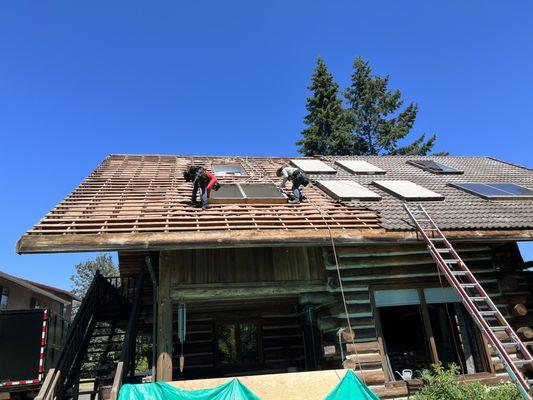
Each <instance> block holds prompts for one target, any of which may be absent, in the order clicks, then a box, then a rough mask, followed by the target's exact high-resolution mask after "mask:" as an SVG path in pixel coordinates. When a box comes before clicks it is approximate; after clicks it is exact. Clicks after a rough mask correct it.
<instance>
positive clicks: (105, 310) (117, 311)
mask: <svg viewBox="0 0 533 400" xmlns="http://www.w3.org/2000/svg"><path fill="white" fill-rule="evenodd" d="M141 298H142V279H140V278H139V279H137V280H134V279H132V278H106V277H104V276H102V275H101V274H100V273H98V272H97V273H96V275H95V277H94V279H93V281H92V283H91V286H90V287H89V289H88V291H87V293H86V295H85V297H84V299H83V302H82V303H81V305H80V308H79V309H78V312H77V313H76V317H75V318H74V321H73V322H72V325H71V326H70V328H69V331H68V334H67V338H66V341H65V344H64V346H63V350H62V351H61V354H60V356H59V358H58V360H57V362H56V364H55V366H54V367H53V368H52V369H50V370H49V371H48V373H47V375H46V378H45V380H44V382H43V385H42V387H41V390H40V391H39V394H38V395H37V397H36V400H64V399H77V398H78V397H79V396H81V395H86V396H89V398H90V399H94V398H95V397H96V396H97V394H98V393H99V389H100V387H101V386H102V385H111V384H113V383H114V381H115V380H117V376H116V375H117V369H120V372H119V374H120V377H119V378H120V379H119V380H120V382H122V380H124V379H127V377H128V375H130V377H131V378H133V376H132V374H133V373H134V372H135V371H134V364H135V357H134V356H133V357H132V354H133V355H134V351H135V337H136V334H137V329H136V328H137V324H136V322H137V320H138V318H139V313H140V309H141V307H140V302H141ZM119 365H120V368H118V366H119Z"/></svg>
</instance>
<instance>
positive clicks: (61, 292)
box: [23, 279, 81, 301]
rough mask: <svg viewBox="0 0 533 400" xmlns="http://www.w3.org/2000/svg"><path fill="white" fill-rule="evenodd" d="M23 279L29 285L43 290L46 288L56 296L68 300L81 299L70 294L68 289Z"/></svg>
mask: <svg viewBox="0 0 533 400" xmlns="http://www.w3.org/2000/svg"><path fill="white" fill-rule="evenodd" d="M23 280H24V281H26V282H28V283H29V284H30V285H33V286H37V287H39V288H41V289H43V290H46V291H47V292H51V293H53V294H55V295H56V296H58V297H61V298H64V299H68V300H76V301H81V299H80V298H79V297H78V296H76V295H74V294H72V293H71V292H69V291H68V290H65V289H59V288H56V287H54V286H49V285H45V284H44V283H39V282H34V281H30V280H28V279H23Z"/></svg>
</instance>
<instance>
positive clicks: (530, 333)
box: [516, 326, 533, 339]
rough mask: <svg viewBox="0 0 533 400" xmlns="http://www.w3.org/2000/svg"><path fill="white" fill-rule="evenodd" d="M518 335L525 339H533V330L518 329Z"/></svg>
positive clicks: (527, 327)
mask: <svg viewBox="0 0 533 400" xmlns="http://www.w3.org/2000/svg"><path fill="white" fill-rule="evenodd" d="M516 333H518V335H519V336H520V337H522V338H525V339H531V338H533V329H531V328H530V327H529V326H523V327H521V328H518V329H517V330H516Z"/></svg>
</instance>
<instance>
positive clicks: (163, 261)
mask: <svg viewBox="0 0 533 400" xmlns="http://www.w3.org/2000/svg"><path fill="white" fill-rule="evenodd" d="M170 279H171V265H170V263H169V259H168V254H166V253H164V252H163V253H161V255H160V257H159V291H158V293H159V309H158V313H157V354H158V355H157V376H156V379H157V381H158V382H168V381H171V380H172V300H171V298H170Z"/></svg>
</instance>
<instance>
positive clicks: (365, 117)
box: [297, 57, 436, 156]
mask: <svg viewBox="0 0 533 400" xmlns="http://www.w3.org/2000/svg"><path fill="white" fill-rule="evenodd" d="M353 68H354V72H353V74H352V76H351V82H350V85H349V86H348V87H347V88H346V89H345V90H344V91H343V94H344V98H345V100H346V107H345V108H344V107H343V102H342V100H341V99H339V98H338V91H339V86H338V84H337V83H335V81H334V80H333V75H332V74H331V73H330V72H329V71H328V69H327V66H326V64H325V62H324V60H323V59H322V58H319V59H318V61H317V66H316V68H315V72H314V74H313V76H312V79H311V80H312V83H311V85H310V86H309V90H311V91H312V96H311V97H309V98H308V99H307V105H306V108H307V111H309V114H308V115H307V116H306V117H305V118H304V123H305V124H306V125H307V128H305V129H304V130H303V131H302V135H303V138H302V139H301V140H299V141H298V142H297V144H298V145H300V149H299V151H300V153H303V154H304V155H307V156H311V155H382V154H390V155H426V154H428V153H429V152H430V151H431V150H432V149H433V146H434V144H435V139H436V136H435V135H432V136H431V137H429V139H427V140H426V134H422V135H420V136H419V137H418V138H417V139H416V140H414V141H413V142H411V143H410V144H407V145H404V146H400V145H399V142H401V141H404V140H405V139H406V138H407V136H408V134H409V133H410V131H411V129H412V128H413V126H414V123H415V120H416V116H417V114H418V106H417V105H416V104H415V103H410V104H409V105H407V107H406V108H405V109H403V110H401V108H402V106H403V100H402V98H401V97H402V94H401V92H400V91H399V90H395V91H392V90H390V89H389V88H388V85H389V77H388V76H384V77H381V76H378V75H372V69H371V67H370V65H369V63H368V62H367V61H364V60H362V59H361V58H359V57H358V58H356V59H355V61H354V64H353Z"/></svg>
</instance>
